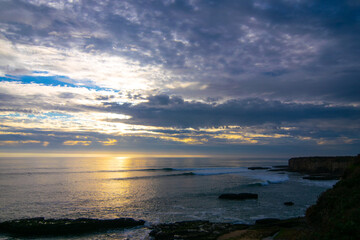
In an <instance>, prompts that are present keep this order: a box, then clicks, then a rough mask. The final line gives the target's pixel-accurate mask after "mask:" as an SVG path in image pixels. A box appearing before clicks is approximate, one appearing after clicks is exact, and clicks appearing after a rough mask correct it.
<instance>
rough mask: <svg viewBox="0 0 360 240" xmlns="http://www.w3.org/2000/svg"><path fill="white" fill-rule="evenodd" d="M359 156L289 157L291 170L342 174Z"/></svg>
mask: <svg viewBox="0 0 360 240" xmlns="http://www.w3.org/2000/svg"><path fill="white" fill-rule="evenodd" d="M359 158H360V154H359V155H357V156H338V157H296V158H290V159H289V166H288V167H289V170H290V171H294V172H303V173H308V174H320V173H330V174H334V175H342V174H344V172H345V170H346V169H347V168H348V167H349V166H350V165H352V164H354V163H355V161H356V160H357V159H359Z"/></svg>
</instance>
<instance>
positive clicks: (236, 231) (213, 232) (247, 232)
mask: <svg viewBox="0 0 360 240" xmlns="http://www.w3.org/2000/svg"><path fill="white" fill-rule="evenodd" d="M355 160H356V161H355V162H354V163H353V165H352V166H351V167H349V166H347V170H346V171H345V170H344V173H343V175H342V179H341V180H340V181H339V182H338V183H337V184H336V185H335V186H334V187H333V188H332V189H329V190H327V191H326V192H325V193H323V194H322V195H321V196H323V195H324V194H325V195H326V194H328V193H327V192H329V191H330V192H331V191H334V190H333V189H336V188H338V187H337V186H341V185H343V182H344V181H345V182H346V181H349V178H350V180H351V178H353V176H352V175H354V174H353V173H352V172H360V170H359V171H358V169H360V166H359V162H360V157H359V155H358V156H357V157H355ZM284 167H285V166H273V167H272V168H267V167H266V168H265V167H256V168H254V167H249V169H250V170H259V171H272V170H279V171H286V169H285V168H284ZM251 168H253V169H251ZM289 171H290V172H294V171H292V170H291V169H289ZM301 173H302V174H305V173H304V172H303V171H302V172H301ZM316 174H319V173H316ZM322 174H327V173H324V172H322ZM349 176H350V177H349ZM355 177H356V176H355ZM312 180H319V179H312ZM322 180H329V179H322ZM351 181H353V180H351ZM357 183H359V185H360V182H357ZM359 192H360V191H359ZM350 193H351V192H350ZM350 193H349V192H346V194H345V195H343V196H342V195H341V191H340V194H339V196H340V197H341V199H343V198H347V196H348V195H349V194H350ZM240 195H241V194H240ZM241 196H242V197H243V195H241ZM321 198H324V197H319V199H321ZM319 199H318V201H317V202H318V203H319ZM325 199H326V197H325ZM225 201H229V200H225ZM231 201H246V200H238V199H237V200H231ZM318 203H317V204H316V205H313V206H312V207H310V208H308V209H307V213H306V215H305V216H300V217H295V218H289V219H274V218H266V219H258V220H257V221H256V222H255V224H234V223H224V222H210V221H200V220H196V221H182V222H174V223H162V224H154V225H152V226H147V225H148V223H145V222H144V221H142V220H134V219H131V220H132V221H133V223H134V224H135V225H129V226H124V225H116V224H115V225H114V224H111V222H112V221H114V220H116V219H108V220H100V219H85V218H82V219H75V220H72V219H47V220H46V219H44V218H32V219H27V220H28V223H27V224H28V225H26V224H24V223H25V222H26V220H24V219H23V220H12V221H7V222H8V223H9V222H12V223H14V224H13V225H12V226H11V227H10V228H11V231H7V232H6V231H5V230H4V223H5V225H6V222H2V223H0V232H1V233H2V234H6V233H7V234H8V235H10V236H13V235H14V236H16V235H19V236H42V235H45V236H49V237H52V236H63V235H64V236H68V235H69V234H70V236H73V234H75V235H77V234H83V233H84V232H85V233H86V234H92V233H100V232H105V233H106V231H108V230H116V229H119V230H121V229H126V228H127V227H129V228H128V229H129V230H130V231H131V230H132V229H134V230H136V229H149V231H151V232H150V233H149V236H151V237H152V238H151V239H155V240H160V239H219V240H227V239H232V240H236V239H238V240H241V239H267V240H269V239H294V240H295V239H296V240H297V239H301V238H300V236H307V235H309V236H310V235H311V234H314V229H315V228H316V224H314V223H311V221H310V220H309V216H314V214H315V215H316V213H317V212H319V211H320V210H318V209H317V208H318V207H316V206H317V205H318ZM287 204H289V206H291V202H286V203H284V205H287ZM314 206H315V207H314ZM314 208H315V209H317V210H314ZM322 210H324V209H322ZM309 212H310V213H309ZM309 214H310V215H309ZM79 220H81V221H82V222H83V223H84V224H83V225H79V224H78V223H79V222H77V221H79ZM66 221H67V223H66ZM106 221H107V223H108V224H104V222H106ZM39 222H42V223H41V224H39ZM64 222H65V223H64ZM18 223H20V225H17V224H18ZM73 223H75V224H74V225H72V226H71V224H73ZM76 224H78V225H76ZM89 224H90V225H89ZM144 224H145V225H144ZM65 225H67V227H68V229H71V231H73V232H71V231H68V232H66V231H62V230H59V229H61V228H63V226H65ZM49 226H50V228H49ZM69 226H70V228H69ZM134 226H139V227H137V228H132V227H134ZM21 227H22V230H21ZM24 227H25V228H24ZM24 229H26V230H25V231H24ZM29 229H30V230H29ZM34 229H35V230H34ZM39 229H40V230H39ZM41 229H43V230H41ZM44 229H45V230H44ZM46 229H47V230H46ZM49 229H50V230H49ZM83 230H84V231H83ZM34 231H35V232H37V234H34ZM41 232H43V233H44V234H41ZM304 239H307V238H305V237H304ZM308 239H311V238H308ZM350 239H351V238H350Z"/></svg>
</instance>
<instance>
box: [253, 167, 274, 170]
mask: <svg viewBox="0 0 360 240" xmlns="http://www.w3.org/2000/svg"><path fill="white" fill-rule="evenodd" d="M248 169H249V170H266V169H270V168H269V167H248Z"/></svg>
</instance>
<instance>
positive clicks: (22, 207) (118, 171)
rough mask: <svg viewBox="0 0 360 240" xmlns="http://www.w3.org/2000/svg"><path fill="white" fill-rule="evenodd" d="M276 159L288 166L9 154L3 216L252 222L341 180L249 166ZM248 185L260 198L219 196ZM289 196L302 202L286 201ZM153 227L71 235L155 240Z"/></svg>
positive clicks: (293, 211)
mask: <svg viewBox="0 0 360 240" xmlns="http://www.w3.org/2000/svg"><path fill="white" fill-rule="evenodd" d="M276 165H287V159H277V158H262V159H260V158H257V159H255V158H253V159H245V158H225V157H224V158H221V157H214V158H211V157H207V158H205V157H184V158H180V157H157V158H156V157H153V158H150V157H149V158H145V157H144V158H140V157H137V158H131V157H129V158H128V157H52V158H49V157H37V158H30V157H26V158H15V157H11V158H5V157H2V158H0V193H1V194H0V221H6V220H12V219H19V218H31V217H45V218H80V217H85V218H99V219H111V218H118V217H131V218H134V219H143V220H145V221H146V226H150V225H152V224H157V223H170V222H176V221H185V220H209V221H213V222H231V223H248V224H251V223H254V222H255V220H256V219H260V218H281V219H285V218H290V217H297V216H303V215H304V214H305V211H306V209H307V208H308V207H309V206H310V205H312V204H314V203H315V202H316V200H317V198H318V196H319V194H321V193H322V192H323V191H325V190H326V189H328V188H330V187H332V186H333V185H334V184H335V183H336V181H311V180H305V179H302V175H300V174H298V173H289V172H283V171H267V170H249V169H248V167H254V166H261V167H272V166H276ZM241 192H249V193H257V194H258V195H259V198H258V199H257V200H245V201H227V200H220V199H218V196H219V195H220V194H222V193H241ZM288 201H292V202H294V203H295V204H294V205H293V206H285V205H284V204H283V203H284V202H288ZM146 226H145V227H138V228H134V229H127V230H112V231H107V232H100V233H94V234H88V235H80V236H68V237H66V238H65V239H148V233H149V231H150V230H149V229H147V228H146ZM0 239H17V238H12V237H9V236H6V235H1V236H0ZM44 239H46V238H44ZM55 239H64V237H60V238H55Z"/></svg>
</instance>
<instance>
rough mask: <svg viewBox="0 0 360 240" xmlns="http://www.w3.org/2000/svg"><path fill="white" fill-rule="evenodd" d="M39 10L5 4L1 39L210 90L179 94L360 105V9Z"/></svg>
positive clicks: (115, 4)
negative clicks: (104, 59) (79, 53)
mask: <svg viewBox="0 0 360 240" xmlns="http://www.w3.org/2000/svg"><path fill="white" fill-rule="evenodd" d="M32 3H33V4H32ZM35 3H36V1H33V2H32V1H30V2H28V1H20V0H15V1H2V2H1V3H0V6H1V7H0V9H1V10H0V11H1V12H0V16H1V17H0V20H1V22H2V23H3V25H2V26H1V27H2V29H3V31H2V34H4V35H5V36H6V37H7V38H8V39H10V40H12V41H14V42H17V41H20V42H33V43H34V44H35V43H41V44H43V45H49V46H57V47H60V46H63V47H74V46H76V47H77V48H80V49H84V51H90V50H97V51H106V52H111V53H112V54H119V55H124V56H126V57H128V58H131V59H135V60H138V61H140V63H141V64H144V65H146V64H158V65H161V66H163V67H164V68H166V69H168V70H171V71H172V72H173V73H174V74H175V75H176V76H177V79H179V80H180V81H197V82H201V83H203V84H206V85H207V86H208V88H207V89H203V90H201V91H200V90H196V89H185V90H184V89H176V88H175V89H172V90H171V91H172V93H175V94H180V95H183V96H187V97H189V98H191V97H193V96H194V94H196V95H197V96H203V97H204V98H206V97H209V96H211V97H220V96H224V95H225V96H229V97H233V98H237V97H238V96H239V95H241V96H244V97H249V96H263V95H266V96H267V97H268V98H272V99H284V98H285V99H291V98H292V99H293V100H302V99H304V98H305V99H307V100H325V101H333V102H336V101H342V102H359V101H360V100H359V94H356V92H355V91H354V89H358V87H359V81H358V79H359V78H360V73H359V71H358V70H357V69H359V67H360V59H359V58H358V56H359V55H360V27H359V26H360V20H359V12H360V4H359V3H358V1H335V0H331V1H316V2H314V1H310V0H309V1H308V0H302V1H296V2H294V1H286V0H283V1H261V0H254V1H200V0H199V1H196V0H193V1H190V0H189V1H105V2H104V1H86V4H85V3H82V2H74V3H69V2H65V1H60V3H61V4H58V5H56V4H53V5H51V4H50V3H47V4H38V3H37V4H35ZM44 3H45V2H44ZM14 12H17V13H21V14H16V17H15V14H12V13H14ZM89 46H91V47H89ZM299 86H300V87H299ZM218 89H219V90H220V92H219V93H217V90H218ZM290 93H291V94H290ZM213 95H215V96H213Z"/></svg>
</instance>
